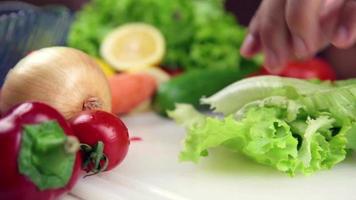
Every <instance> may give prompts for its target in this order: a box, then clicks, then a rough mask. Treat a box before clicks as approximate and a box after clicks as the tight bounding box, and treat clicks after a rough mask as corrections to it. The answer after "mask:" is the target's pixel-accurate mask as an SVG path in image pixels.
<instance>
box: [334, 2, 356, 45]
mask: <svg viewBox="0 0 356 200" xmlns="http://www.w3.org/2000/svg"><path fill="white" fill-rule="evenodd" d="M355 42H356V1H352V0H350V1H347V2H346V3H345V6H344V8H343V9H342V12H341V18H340V20H339V23H338V27H337V29H336V32H335V34H334V37H333V39H332V44H333V45H335V46H336V47H339V48H349V47H351V46H352V45H354V44H355Z"/></svg>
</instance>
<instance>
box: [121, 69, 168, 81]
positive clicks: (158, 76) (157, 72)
mask: <svg viewBox="0 0 356 200" xmlns="http://www.w3.org/2000/svg"><path fill="white" fill-rule="evenodd" d="M128 73H145V74H148V75H150V76H152V77H153V78H154V79H155V80H156V81H157V84H161V83H164V82H166V81H169V79H171V77H170V76H169V74H168V73H167V72H165V71H164V70H162V69H161V68H159V67H155V66H149V67H142V68H136V69H134V70H129V71H128Z"/></svg>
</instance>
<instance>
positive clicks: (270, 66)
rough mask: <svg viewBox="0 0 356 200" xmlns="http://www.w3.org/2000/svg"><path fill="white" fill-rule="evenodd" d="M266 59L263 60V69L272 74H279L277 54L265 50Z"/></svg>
mask: <svg viewBox="0 0 356 200" xmlns="http://www.w3.org/2000/svg"><path fill="white" fill-rule="evenodd" d="M265 54H266V59H265V67H266V68H267V70H268V71H269V72H271V73H273V74H276V73H278V72H279V68H280V66H279V61H278V57H277V54H276V53H275V52H274V51H272V50H265Z"/></svg>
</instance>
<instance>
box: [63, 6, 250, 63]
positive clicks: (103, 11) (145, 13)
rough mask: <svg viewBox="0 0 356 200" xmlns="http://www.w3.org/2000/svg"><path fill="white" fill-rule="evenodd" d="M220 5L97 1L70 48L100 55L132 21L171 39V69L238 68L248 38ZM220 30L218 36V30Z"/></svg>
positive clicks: (82, 15)
mask: <svg viewBox="0 0 356 200" xmlns="http://www.w3.org/2000/svg"><path fill="white" fill-rule="evenodd" d="M223 3H224V1H220V0H179V1H162V0H135V1H132V0H120V1H117V0H92V1H91V2H90V3H88V4H87V5H86V6H85V7H84V9H83V10H82V11H80V12H79V13H78V14H77V16H76V20H75V22H74V24H73V26H72V28H71V31H70V34H69V39H68V43H69V45H70V46H72V47H75V48H78V49H81V50H84V51H85V52H87V53H89V54H91V55H94V56H99V47H100V44H101V43H102V41H103V39H104V38H105V37H106V35H107V34H108V33H109V32H110V31H112V30H113V29H115V28H116V27H118V26H120V25H123V24H125V23H130V22H143V23H147V24H151V25H153V26H155V27H156V28H158V29H159V30H160V31H161V32H162V33H163V36H164V37H165V39H166V45H167V51H166V55H165V57H164V60H163V63H162V65H163V66H165V67H168V68H185V69H195V68H234V67H238V66H239V64H240V63H241V62H243V59H242V58H241V56H240V55H239V54H238V52H239V51H238V50H239V48H240V46H241V43H242V40H243V38H244V34H245V28H243V27H241V26H239V24H238V23H237V22H236V21H235V19H234V17H233V15H231V14H229V13H227V12H225V10H224V7H223ZM217 30H218V31H217Z"/></svg>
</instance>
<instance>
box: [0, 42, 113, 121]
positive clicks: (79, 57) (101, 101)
mask: <svg viewBox="0 0 356 200" xmlns="http://www.w3.org/2000/svg"><path fill="white" fill-rule="evenodd" d="M26 101H38V102H43V103H47V104H48V105H51V106H52V107H54V108H55V109H57V110H58V111H59V112H61V113H62V115H63V116H64V117H65V118H66V119H70V118H72V117H73V116H76V115H77V114H78V113H79V112H81V111H83V110H104V111H107V112H110V111H111V91H110V87H109V84H108V81H107V79H106V77H105V74H104V73H103V72H102V70H101V69H100V67H99V66H98V65H97V64H96V62H95V61H94V60H93V59H92V58H91V57H89V56H88V55H87V54H85V53H83V52H81V51H79V50H76V49H73V48H68V47H50V48H44V49H41V50H38V51H35V52H32V53H31V54H29V55H28V56H26V57H25V58H24V59H22V60H21V61H20V62H19V63H18V64H17V65H16V66H15V67H14V68H13V69H12V70H10V72H9V73H8V74H7V77H6V79H5V82H4V85H3V88H2V90H1V99H0V112H1V113H4V112H6V111H7V110H9V109H10V108H11V107H13V106H14V105H17V104H20V103H23V102H26Z"/></svg>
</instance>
